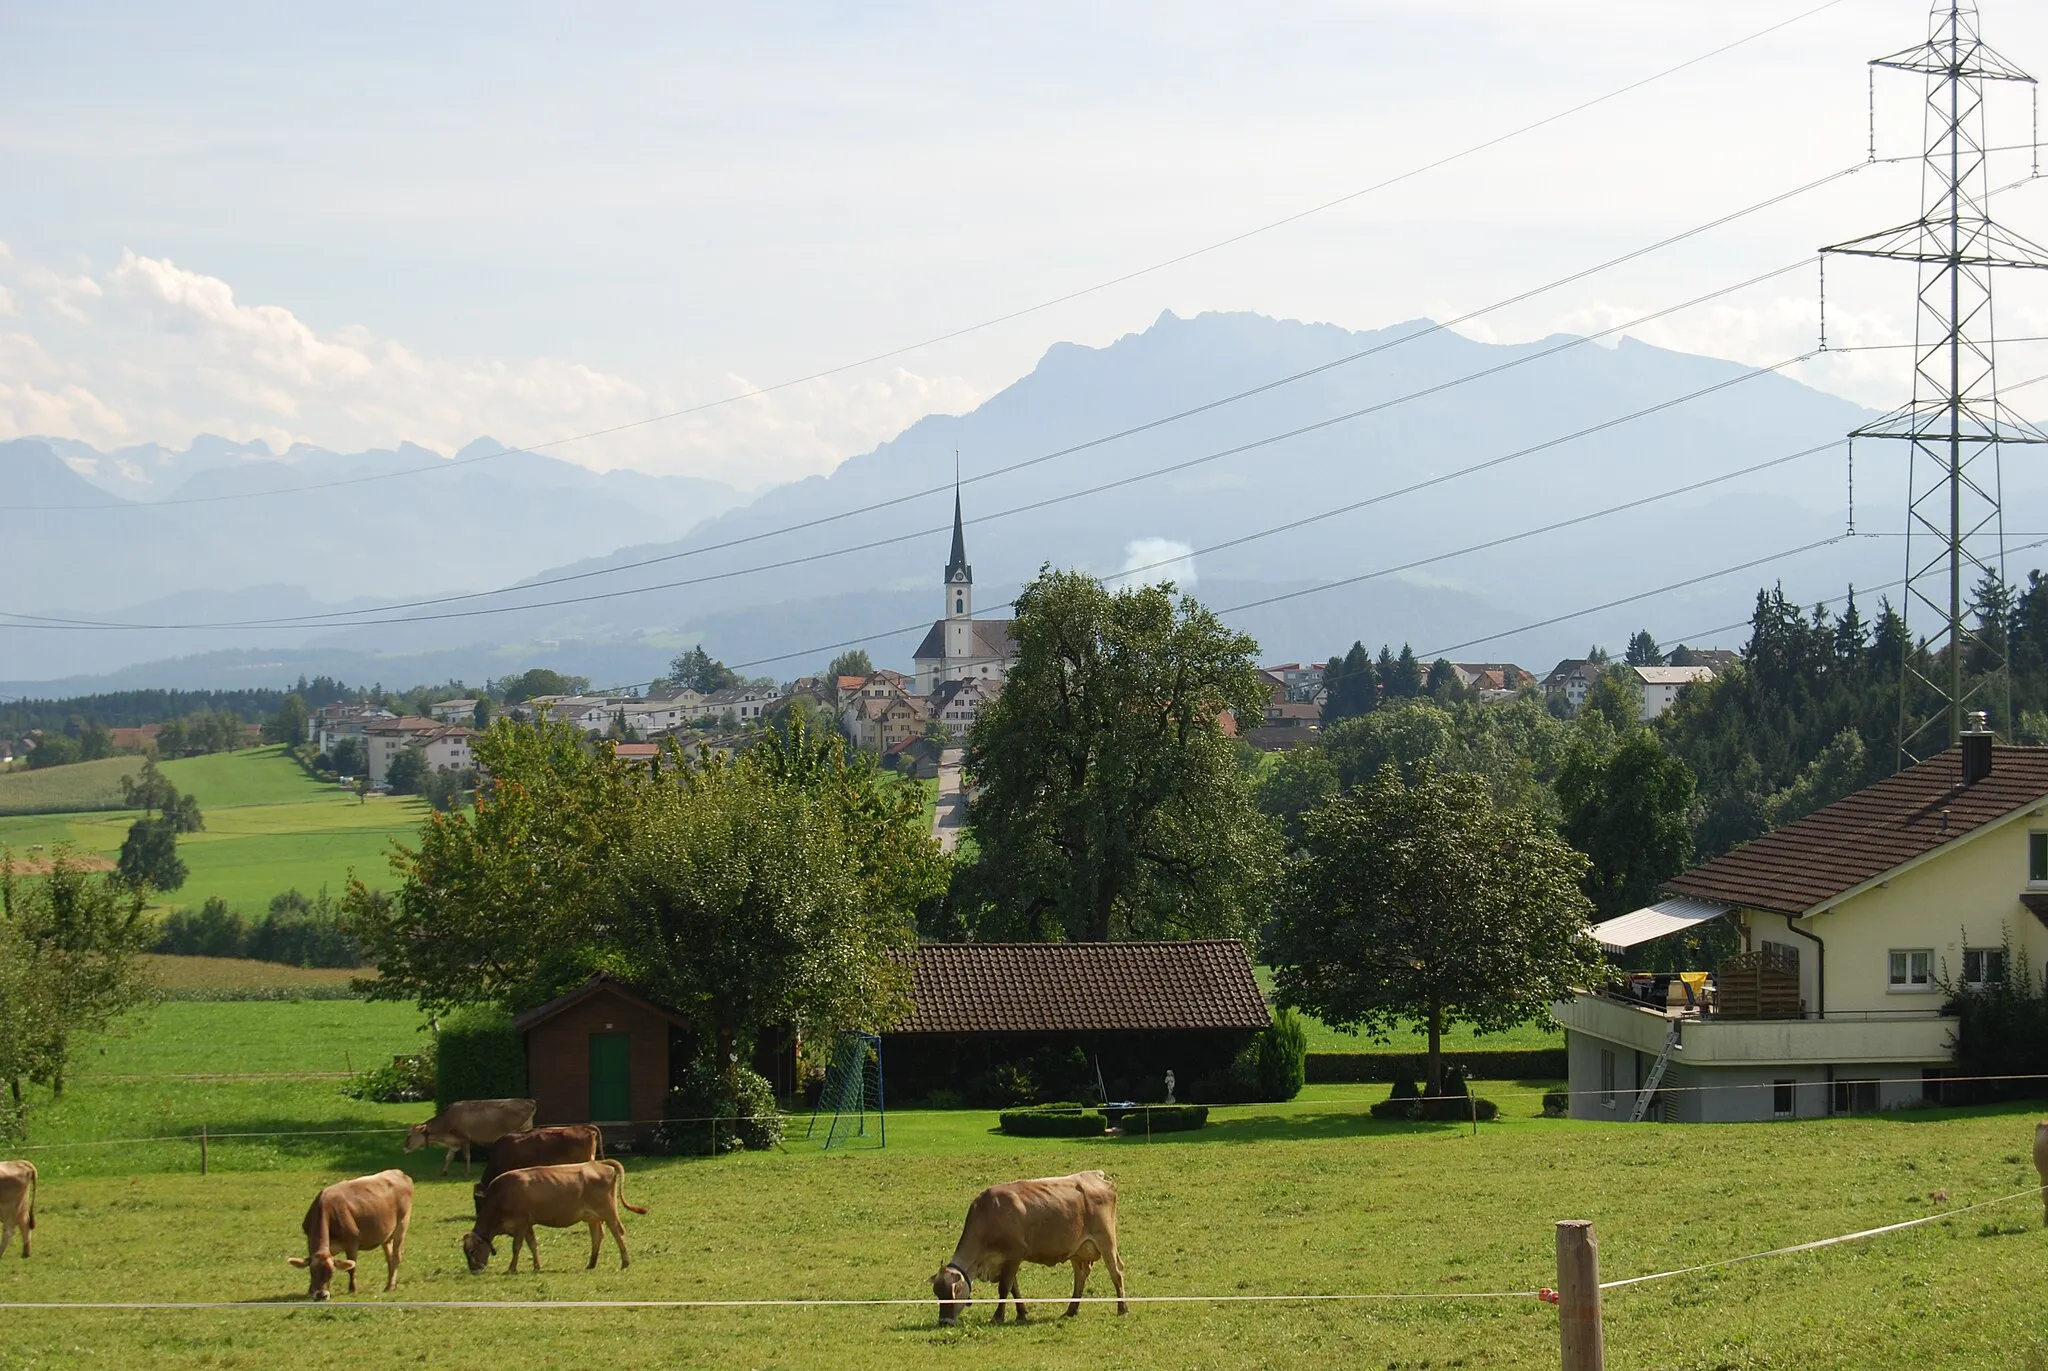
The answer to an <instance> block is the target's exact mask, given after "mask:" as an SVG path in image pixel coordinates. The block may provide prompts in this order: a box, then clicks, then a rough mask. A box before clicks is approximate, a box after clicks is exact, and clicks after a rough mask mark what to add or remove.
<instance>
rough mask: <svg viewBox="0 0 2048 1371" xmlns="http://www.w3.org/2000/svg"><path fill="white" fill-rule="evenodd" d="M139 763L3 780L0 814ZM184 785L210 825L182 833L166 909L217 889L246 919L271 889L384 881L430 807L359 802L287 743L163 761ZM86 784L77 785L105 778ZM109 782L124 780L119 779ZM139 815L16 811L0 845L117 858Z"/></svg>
mask: <svg viewBox="0 0 2048 1371" xmlns="http://www.w3.org/2000/svg"><path fill="white" fill-rule="evenodd" d="M124 764H125V765H127V766H129V767H130V768H131V769H132V767H134V766H136V765H139V762H138V761H137V759H135V758H109V759H108V760H107V761H105V762H85V763H81V764H79V765H77V766H68V767H52V768H50V769H49V770H48V771H41V772H15V773H10V774H8V775H6V776H0V812H4V809H5V806H6V804H7V803H8V801H9V797H10V796H14V795H16V794H17V792H16V791H14V790H12V789H9V787H13V786H15V785H16V784H17V783H22V782H26V781H39V780H40V779H41V778H43V777H57V778H60V779H61V778H63V776H64V773H68V772H84V771H87V770H89V769H92V768H100V769H108V768H111V769H110V770H106V775H107V777H109V778H111V777H116V776H118V775H119V774H120V771H119V767H120V766H121V765H124ZM161 769H162V771H163V773H164V775H165V776H166V777H167V778H168V779H169V780H170V782H171V783H172V784H173V785H175V786H177V787H178V789H180V790H181V791H185V792H187V793H189V794H191V795H194V796H196V797H197V798H198V800H199V806H200V809H201V811H202V812H203V813H204V815H205V819H206V828H205V831H203V832H200V833H190V834H186V835H184V836H183V837H181V838H179V840H178V855H179V856H180V857H182V858H183V859H184V861H185V865H186V867H187V869H188V871H189V875H188V876H187V878H186V881H185V884H184V885H183V886H181V887H180V888H179V889H177V890H176V891H172V892H170V893H169V894H167V895H166V896H165V897H164V898H163V899H162V901H161V904H162V905H163V907H164V908H167V909H169V908H196V907H197V906H199V905H201V904H203V903H205V901H206V900H207V899H208V898H209V897H210V896H219V897H220V898H221V899H224V900H226V901H227V902H228V904H229V905H231V906H233V907H235V908H237V909H239V910H240V911H241V912H242V913H243V915H244V916H253V917H256V918H261V917H262V915H263V912H264V910H265V908H267V907H268V905H269V903H270V898H271V897H272V896H273V895H277V894H280V893H281V892H283V891H286V890H290V889H298V890H301V891H304V892H305V893H306V894H308V895H311V894H314V893H316V892H317V891H319V889H320V888H321V887H322V886H326V887H327V888H328V889H329V890H331V891H332V892H333V893H335V894H337V895H339V894H340V893H341V889H342V887H343V886H344V885H345V884H346V883H347V881H348V878H349V876H350V874H351V873H354V874H356V875H359V876H361V877H362V878H363V879H364V880H366V881H368V882H369V883H370V884H372V885H379V884H382V883H384V881H385V880H386V879H387V878H388V875H389V868H388V867H387V866H386V864H385V858H386V855H387V854H388V853H389V851H390V843H391V840H392V839H394V838H399V839H404V838H409V837H411V836H412V835H413V834H414V833H416V832H417V831H418V828H419V824H420V821H421V820H422V819H423V818H425V816H426V815H427V813H428V810H427V806H426V805H425V803H424V802H422V801H420V800H417V799H414V798H411V797H394V796H371V797H369V798H368V800H367V801H361V800H358V799H357V797H356V796H354V795H352V794H347V793H344V792H343V791H341V790H340V789H338V788H337V787H335V786H331V785H324V784H322V783H321V782H318V781H315V780H314V779H313V778H312V777H310V776H308V775H307V774H306V773H305V771H304V769H303V768H301V767H300V766H299V765H298V764H297V763H296V762H294V761H293V760H292V759H291V758H290V757H289V756H287V755H285V751H284V749H283V748H280V747H261V748H245V749H243V750H242V751H239V752H221V753H214V754H212V755H210V756H205V757H186V758H181V759H179V760H177V761H170V762H165V763H163V764H162V768H161ZM100 783H101V782H99V781H80V782H78V783H77V784H78V785H80V786H84V785H88V784H100ZM104 784H107V785H111V786H113V787H115V790H116V798H118V781H117V780H113V779H107V780H105V781H104ZM135 818H136V814H135V813H134V811H131V810H100V811H81V812H71V813H38V814H15V815H13V816H11V817H5V818H0V848H11V849H12V850H13V851H14V852H15V853H16V855H18V856H42V855H44V854H45V853H47V852H48V850H49V849H50V848H52V847H54V846H55V845H57V844H59V843H69V844H70V845H71V846H72V847H73V849H74V850H76V851H77V852H79V853H82V854H87V855H91V856H96V857H101V858H111V857H113V856H115V855H116V854H118V853H119V852H120V850H121V841H122V839H123V838H125V837H127V835H128V826H129V824H131V823H133V822H134V820H135ZM38 846H40V847H41V848H42V849H43V851H42V852H36V851H34V850H33V849H35V848H36V847H38Z"/></svg>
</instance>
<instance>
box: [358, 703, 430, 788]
mask: <svg viewBox="0 0 2048 1371" xmlns="http://www.w3.org/2000/svg"><path fill="white" fill-rule="evenodd" d="M448 727H450V725H448V724H437V723H435V722H434V721H433V720H432V719H429V718H427V717H426V716H425V715H424V714H404V715H398V716H396V717H391V718H384V719H378V720H376V721H375V722H374V723H370V724H367V725H365V726H364V728H363V754H364V770H366V771H367V772H368V773H369V777H370V784H371V785H383V784H384V780H385V777H386V776H388V775H389V774H390V772H391V759H392V758H393V757H396V756H397V755H398V754H399V752H400V751H401V750H403V749H405V748H407V747H410V746H412V744H413V743H414V742H415V741H418V740H420V739H421V738H422V737H423V735H425V734H429V733H435V732H438V731H439V730H441V729H444V728H448Z"/></svg>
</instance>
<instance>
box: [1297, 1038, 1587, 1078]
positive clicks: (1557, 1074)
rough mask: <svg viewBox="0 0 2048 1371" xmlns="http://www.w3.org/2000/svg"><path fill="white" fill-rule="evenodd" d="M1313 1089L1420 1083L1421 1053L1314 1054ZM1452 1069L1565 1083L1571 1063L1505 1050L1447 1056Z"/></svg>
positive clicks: (1546, 1054)
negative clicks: (1405, 1081) (1404, 1078)
mask: <svg viewBox="0 0 2048 1371" xmlns="http://www.w3.org/2000/svg"><path fill="white" fill-rule="evenodd" d="M1304 1065H1305V1067H1306V1070H1307V1074H1308V1081H1309V1084H1311V1085H1360V1084H1369V1083H1371V1082H1375V1081H1396V1080H1399V1079H1400V1078H1401V1077H1402V1076H1403V1075H1404V1074H1405V1075H1406V1076H1407V1077H1408V1078H1409V1079H1410V1080H1414V1079H1416V1078H1417V1077H1419V1076H1421V1075H1422V1073H1423V1060H1422V1056H1421V1054H1420V1053H1413V1052H1311V1053H1309V1054H1308V1059H1307V1061H1306V1062H1305V1063H1304ZM1444 1065H1445V1066H1446V1067H1449V1066H1452V1065H1456V1066H1459V1067H1462V1068H1463V1069H1464V1071H1465V1075H1466V1078H1467V1079H1468V1080H1473V1079H1476V1080H1482V1081H1503V1080H1506V1081H1526V1080H1550V1081H1556V1080H1563V1079H1564V1078H1565V1077H1566V1076H1568V1075H1570V1074H1571V1065H1570V1062H1569V1061H1568V1059H1567V1058H1566V1055H1565V1050H1564V1049H1563V1048H1561V1047H1519V1048H1504V1049H1502V1050H1500V1051H1497V1052H1446V1053H1444Z"/></svg>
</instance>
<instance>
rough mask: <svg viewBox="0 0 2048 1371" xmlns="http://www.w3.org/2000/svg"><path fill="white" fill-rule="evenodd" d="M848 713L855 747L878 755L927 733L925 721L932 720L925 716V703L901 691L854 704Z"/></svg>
mask: <svg viewBox="0 0 2048 1371" xmlns="http://www.w3.org/2000/svg"><path fill="white" fill-rule="evenodd" d="M848 712H849V713H850V714H851V719H850V720H849V721H847V730H846V732H847V736H848V737H849V738H850V739H852V741H853V745H854V746H855V747H859V748H866V749H867V750H868V751H870V752H873V753H875V754H876V755H877V756H880V755H881V754H883V753H885V752H887V751H888V750H889V749H890V748H892V747H894V746H895V745H896V744H898V743H900V742H903V741H905V740H907V739H910V738H915V737H917V736H918V735H919V734H921V733H923V732H924V725H925V720H926V719H927V718H929V717H930V716H928V715H927V714H926V713H925V707H924V701H922V700H918V699H914V698H912V697H911V696H909V695H905V694H902V693H900V692H899V693H897V694H895V695H892V696H889V697H888V698H886V699H880V700H869V699H860V700H854V701H851V702H849V705H848ZM842 718H843V719H844V718H845V716H842Z"/></svg>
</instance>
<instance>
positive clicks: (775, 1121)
mask: <svg viewBox="0 0 2048 1371" xmlns="http://www.w3.org/2000/svg"><path fill="white" fill-rule="evenodd" d="M782 1130H783V1118H782V1114H781V1111H779V1110H778V1109H777V1108H776V1107H775V1089H774V1087H773V1086H771V1085H769V1084H768V1079H767V1077H765V1076H763V1075H762V1074H761V1073H760V1072H758V1071H754V1070H751V1069H749V1068H747V1067H744V1066H743V1067H740V1068H738V1072H737V1076H736V1078H735V1082H734V1085H733V1086H728V1084H727V1081H726V1074H725V1072H723V1071H721V1070H719V1069H718V1067H717V1066H716V1065H715V1064H714V1063H712V1062H710V1061H699V1062H695V1063H693V1064H692V1065H691V1066H690V1068H689V1070H687V1071H685V1072H684V1073H683V1079H682V1081H681V1082H680V1083H679V1084H677V1085H676V1086H675V1088H673V1089H672V1090H670V1091H669V1092H668V1095H667V1096H666V1097H665V1098H664V1099H663V1100H662V1105H661V1122H660V1123H658V1124H656V1125H655V1126H654V1131H653V1133H652V1134H651V1135H650V1137H649V1140H648V1146H649V1147H650V1148H651V1149H652V1150H654V1151H656V1152H667V1153H672V1154H675V1155H679V1156H688V1155H691V1154H697V1155H705V1154H713V1153H723V1152H737V1151H739V1150H740V1149H741V1148H743V1147H744V1148H747V1149H749V1150H751V1151H756V1152H759V1151H765V1150H766V1149H768V1148H771V1147H774V1146H776V1145H777V1144H779V1143H780V1142H781V1141H782Z"/></svg>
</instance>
